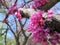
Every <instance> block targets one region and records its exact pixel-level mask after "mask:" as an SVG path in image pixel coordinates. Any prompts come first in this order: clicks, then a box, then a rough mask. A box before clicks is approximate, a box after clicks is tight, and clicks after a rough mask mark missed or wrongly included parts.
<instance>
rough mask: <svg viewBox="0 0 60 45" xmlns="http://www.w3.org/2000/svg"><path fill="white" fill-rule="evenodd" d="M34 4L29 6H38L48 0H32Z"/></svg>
mask: <svg viewBox="0 0 60 45" xmlns="http://www.w3.org/2000/svg"><path fill="white" fill-rule="evenodd" d="M33 1H34V4H33V5H32V6H31V8H36V7H40V6H42V5H44V4H46V3H47V2H48V0H33Z"/></svg>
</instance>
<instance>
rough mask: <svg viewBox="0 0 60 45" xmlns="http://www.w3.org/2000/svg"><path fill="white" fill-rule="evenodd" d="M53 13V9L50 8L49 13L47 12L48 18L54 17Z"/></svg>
mask: <svg viewBox="0 0 60 45" xmlns="http://www.w3.org/2000/svg"><path fill="white" fill-rule="evenodd" d="M52 14H53V11H52V10H48V13H47V16H48V18H52Z"/></svg>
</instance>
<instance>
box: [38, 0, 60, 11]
mask: <svg viewBox="0 0 60 45" xmlns="http://www.w3.org/2000/svg"><path fill="white" fill-rule="evenodd" d="M59 1H60V0H49V2H48V3H46V4H45V5H43V6H41V7H39V8H38V9H41V10H45V11H47V10H49V9H50V8H51V7H53V6H54V5H55V4H56V3H57V2H59Z"/></svg>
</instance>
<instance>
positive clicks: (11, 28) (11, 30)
mask: <svg viewBox="0 0 60 45" xmlns="http://www.w3.org/2000/svg"><path fill="white" fill-rule="evenodd" d="M5 23H6V24H7V25H8V26H9V28H10V31H11V32H12V33H13V34H14V36H15V37H16V35H15V33H14V31H13V29H12V28H11V26H10V25H9V23H8V22H5Z"/></svg>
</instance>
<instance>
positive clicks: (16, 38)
mask: <svg viewBox="0 0 60 45" xmlns="http://www.w3.org/2000/svg"><path fill="white" fill-rule="evenodd" d="M15 41H16V45H20V42H19V37H15Z"/></svg>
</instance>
